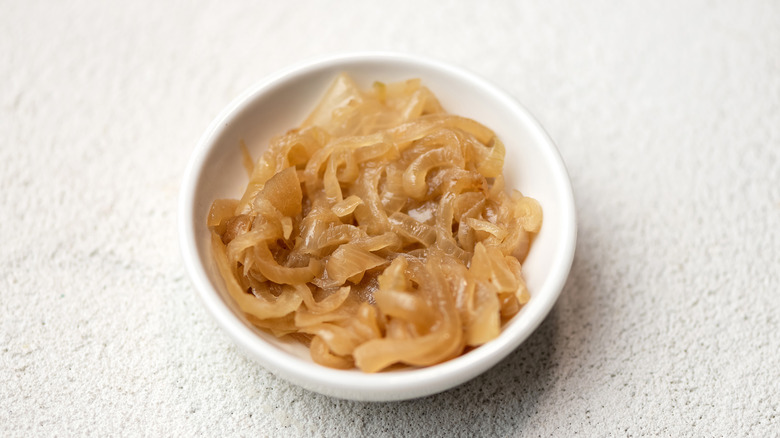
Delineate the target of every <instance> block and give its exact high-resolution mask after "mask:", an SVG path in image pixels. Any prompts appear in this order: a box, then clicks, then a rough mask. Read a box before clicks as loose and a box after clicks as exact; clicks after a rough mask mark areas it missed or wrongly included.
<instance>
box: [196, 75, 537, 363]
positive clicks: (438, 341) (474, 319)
mask: <svg viewBox="0 0 780 438" xmlns="http://www.w3.org/2000/svg"><path fill="white" fill-rule="evenodd" d="M280 128H284V127H280ZM281 130H282V129H280V131H281ZM248 146H249V147H248ZM259 146H262V145H252V144H249V145H246V144H244V143H243V141H241V144H240V148H241V154H242V157H243V165H244V168H245V169H246V171H247V174H248V175H249V181H248V182H247V185H246V188H245V190H244V193H243V195H242V196H241V198H240V199H238V200H231V199H218V200H215V201H214V203H213V204H212V206H211V209H210V210H209V212H208V216H207V218H206V224H207V225H208V227H209V229H210V230H211V236H212V237H211V239H212V252H213V254H214V261H215V264H216V267H217V269H218V271H219V273H220V275H221V276H222V278H223V279H224V282H225V286H226V289H227V291H228V293H229V295H230V297H231V298H232V300H233V301H234V303H235V307H236V308H237V309H238V310H239V311H240V312H242V313H243V314H244V316H245V317H246V319H247V321H249V322H250V323H251V324H253V325H254V326H256V327H258V328H260V329H262V330H265V331H268V332H269V333H272V334H273V335H275V336H278V337H288V338H290V339H292V340H294V341H297V342H302V343H304V344H305V345H308V346H309V350H310V354H311V358H312V360H313V361H314V362H316V363H318V364H321V365H323V366H327V367H331V368H339V369H349V368H353V367H357V368H359V369H360V370H362V371H364V372H379V371H382V370H385V369H387V368H388V367H398V366H408V367H423V366H430V365H434V364H438V363H441V362H443V361H446V360H449V359H452V358H454V357H457V356H459V355H461V354H464V353H465V352H466V351H468V350H469V349H471V348H477V347H479V346H480V345H483V344H485V343H486V342H489V341H490V340H492V339H495V338H496V337H497V336H499V335H500V333H501V327H502V324H504V323H507V321H509V320H510V319H511V318H512V317H513V316H514V315H516V314H517V313H518V312H520V311H521V309H522V307H523V305H525V304H526V303H527V302H528V300H529V299H531V295H530V293H529V291H528V288H527V287H526V284H525V280H524V279H523V272H522V269H523V267H522V264H521V261H522V260H523V259H524V257H525V256H526V254H527V253H528V250H529V248H530V244H531V242H532V238H533V236H534V234H536V233H538V232H539V231H540V229H541V226H542V209H541V206H540V205H539V203H538V202H536V200H534V199H532V198H529V197H526V196H523V195H522V194H521V193H520V192H517V191H512V193H511V194H507V193H506V192H505V187H504V177H503V175H502V173H501V172H502V166H503V163H504V158H505V153H506V149H505V146H504V144H503V143H502V142H501V140H500V139H499V138H497V137H496V135H495V133H494V132H493V131H492V130H491V129H489V128H488V127H486V126H484V125H482V124H481V123H479V122H476V121H474V120H471V119H468V118H465V117H459V116H455V115H451V114H447V113H446V112H445V111H444V109H443V108H442V106H441V104H440V103H439V101H438V99H437V98H436V96H434V94H433V93H432V92H431V91H430V90H429V89H428V88H426V87H425V86H424V85H423V84H422V82H421V81H420V80H419V79H410V80H406V81H401V82H395V83H389V84H384V83H381V82H375V83H374V84H373V85H372V86H371V87H370V88H368V89H366V90H363V89H361V88H360V86H359V85H358V83H357V82H355V81H354V80H353V79H352V78H351V77H349V76H348V75H346V74H341V75H339V76H338V77H337V78H336V80H335V81H334V82H333V84H332V85H331V86H330V88H328V90H327V92H326V93H325V96H324V97H323V98H322V100H321V101H320V102H319V104H318V105H317V106H316V108H315V109H314V111H312V113H311V114H310V115H309V117H308V118H306V120H305V121H304V122H303V123H302V124H301V126H300V127H298V128H295V129H291V130H288V131H287V132H285V133H284V134H282V135H278V136H276V137H273V138H272V139H271V141H270V142H269V144H268V147H267V149H266V150H265V152H264V153H263V154H262V155H261V156H260V159H258V160H257V161H256V162H254V163H253V162H252V159H251V156H250V152H249V151H250V148H251V149H256V148H257V147H259Z"/></svg>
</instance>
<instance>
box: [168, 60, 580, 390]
mask: <svg viewBox="0 0 780 438" xmlns="http://www.w3.org/2000/svg"><path fill="white" fill-rule="evenodd" d="M355 62H360V63H388V62H392V63H403V64H407V65H409V66H411V67H414V66H417V67H418V68H420V69H421V70H436V71H438V72H440V73H446V74H448V75H451V76H454V77H456V79H458V80H459V81H463V82H466V83H469V84H470V85H471V86H474V87H477V88H479V89H480V91H481V92H485V93H486V94H488V95H489V96H490V98H491V99H495V100H497V101H499V102H501V103H502V104H503V105H505V106H507V107H510V108H512V110H513V113H514V115H515V116H516V117H519V118H522V119H523V124H525V125H526V126H528V127H529V128H530V129H532V130H533V131H534V132H533V136H534V138H535V139H537V140H538V141H542V142H544V143H545V147H544V148H543V150H542V151H541V152H543V153H544V154H545V155H547V157H546V158H547V159H548V160H551V162H553V163H554V164H555V165H556V166H557V167H558V168H559V169H558V171H557V172H555V175H553V178H554V180H555V183H556V184H557V185H558V186H559V187H557V190H560V191H561V193H562V195H563V197H564V198H565V199H564V201H565V202H564V203H563V204H562V205H560V208H561V214H562V217H563V219H564V220H563V229H562V230H561V231H562V234H563V236H562V241H563V242H564V243H563V247H562V250H560V251H559V252H558V253H557V254H555V255H554V259H553V263H552V264H551V266H552V269H551V270H550V273H549V276H550V277H552V282H551V283H550V285H549V286H548V289H551V290H549V291H547V292H546V293H544V294H542V295H539V291H537V295H536V296H537V300H540V301H543V303H541V304H537V307H536V309H537V311H536V312H534V313H531V314H527V315H525V316H524V318H523V319H522V320H521V321H518V323H516V324H513V325H512V326H511V327H508V328H507V327H505V328H504V329H502V333H501V335H500V336H499V337H498V338H496V339H494V340H492V341H490V342H488V343H486V344H484V345H482V346H480V347H479V348H477V349H474V350H472V351H471V352H469V353H468V354H465V355H461V356H459V357H457V358H454V359H451V360H448V361H446V362H443V363H441V364H437V365H432V366H429V367H423V368H417V369H409V370H403V371H391V372H383V373H374V374H368V373H363V372H360V371H355V370H337V369H330V368H327V367H324V366H322V365H318V364H316V363H313V362H307V361H304V360H302V359H300V358H298V357H295V356H294V355H292V354H290V353H287V352H282V351H280V350H279V349H278V348H277V347H275V346H273V345H270V344H268V343H267V342H266V341H265V340H263V339H261V338H260V337H259V336H257V335H256V333H254V332H253V331H252V329H250V328H249V327H248V326H246V325H245V323H244V322H242V321H241V320H240V319H239V317H238V316H237V315H235V314H234V313H233V311H232V310H231V309H230V308H229V307H228V305H227V303H225V302H224V301H223V299H222V298H221V297H220V296H219V292H218V291H217V290H215V289H214V288H213V287H212V286H211V280H210V279H209V276H208V274H207V272H206V269H205V267H204V266H203V265H202V264H201V263H200V261H199V257H198V256H197V254H198V250H197V246H196V239H197V233H196V228H195V222H194V220H193V219H194V215H193V211H194V209H195V201H196V199H195V195H196V193H197V187H198V183H199V181H200V177H201V175H202V173H203V171H204V167H205V165H206V158H208V156H209V153H210V151H211V150H212V148H213V147H214V146H215V145H216V143H215V140H217V138H218V137H219V134H220V133H221V132H222V131H223V130H224V129H227V127H228V126H229V123H228V122H229V121H230V120H231V119H232V118H233V117H235V116H237V115H239V114H241V113H242V111H243V110H244V109H246V108H247V107H249V106H251V105H252V103H253V102H254V101H255V100H256V99H258V98H260V97H261V96H262V95H264V94H266V93H268V92H270V91H271V90H273V89H274V88H276V87H279V86H282V85H283V84H284V83H286V82H288V81H291V80H293V79H294V78H295V77H298V76H302V75H306V74H309V73H312V72H315V71H316V70H320V69H327V68H332V67H335V66H338V65H342V64H349V63H355ZM178 213H179V214H178V232H179V233H178V234H179V244H180V251H181V256H182V259H183V262H184V265H185V268H186V271H187V273H188V274H189V277H190V280H191V282H192V284H193V286H195V290H196V291H197V295H198V296H199V298H200V300H201V302H202V303H203V304H204V306H205V307H206V309H207V311H208V313H210V314H211V316H212V317H213V318H214V319H215V320H216V322H217V323H218V325H220V326H221V327H222V328H223V329H224V330H225V331H226V332H227V334H228V335H229V336H230V337H231V338H232V339H233V340H234V342H236V343H237V345H238V346H239V347H241V348H242V349H243V350H244V351H245V352H247V353H249V355H250V356H251V357H253V358H254V359H256V360H257V361H259V362H260V363H261V364H262V365H263V366H264V367H266V368H267V369H268V370H270V371H271V372H272V373H274V374H276V375H277V376H279V377H282V378H285V379H287V380H289V381H292V382H293V383H295V384H298V385H300V386H303V387H305V388H307V389H310V390H313V391H316V392H319V393H322V394H326V395H330V396H335V397H340V398H347V399H353V400H374V401H380V400H401V399H410V398H416V397H421V396H425V395H430V394H434V393H437V392H441V391H444V390H447V389H449V388H451V387H454V386H456V385H458V384H461V383H463V382H465V381H467V380H470V379H472V378H474V377H476V376H477V375H479V374H481V373H482V372H484V371H486V370H487V369H489V368H491V367H492V366H494V365H496V364H497V363H498V362H499V361H501V360H502V359H503V358H505V357H506V356H507V355H509V354H510V353H511V352H512V351H514V350H515V349H516V348H517V347H518V346H519V345H520V344H521V343H523V342H524V341H525V340H526V339H527V338H528V336H530V335H531V333H533V331H535V329H536V328H537V327H538V326H539V325H540V324H541V322H542V321H543V320H544V318H545V317H546V316H547V315H548V314H549V312H550V310H551V309H552V307H553V305H554V304H555V302H556V301H557V299H558V297H559V295H560V293H561V291H562V289H563V287H564V285H565V282H566V279H567V277H568V274H569V271H570V269H571V265H572V262H573V259H574V251H575V247H576V236H577V228H576V216H575V205H574V196H573V192H572V187H571V182H570V178H569V175H568V171H567V170H566V166H565V163H564V162H563V159H562V158H561V155H560V152H559V151H558V149H557V147H556V145H555V143H554V142H553V141H552V139H551V138H550V136H549V135H548V134H547V132H546V131H545V130H544V128H543V127H542V126H541V125H540V124H539V122H538V121H537V120H536V119H535V118H534V117H533V116H532V115H531V113H530V112H529V111H528V110H527V109H526V108H525V107H524V106H523V105H521V104H520V103H519V102H518V101H517V100H515V99H514V98H513V97H511V96H510V95H509V94H507V93H506V92H505V91H503V90H501V89H500V88H499V87H497V86H496V85H494V84H493V83H492V82H490V81H488V80H487V79H485V78H483V77H481V76H479V75H477V74H475V73H472V72H471V71H468V70H466V69H464V68H462V67H459V66H455V65H452V64H449V63H445V62H442V61H438V60H434V59H431V58H427V57H422V56H419V55H411V54H406V53H397V52H376V51H369V52H350V53H340V54H332V55H326V56H319V57H314V58H310V59H308V60H304V61H302V62H298V63H296V64H293V65H291V66H289V67H287V68H283V69H281V70H279V71H277V72H275V73H272V74H271V75H269V76H267V77H265V78H264V79H262V80H260V81H258V82H256V83H255V84H253V85H252V86H250V87H249V88H247V89H246V90H244V91H243V92H242V93H240V94H239V95H238V96H237V97H235V98H234V99H233V100H232V101H231V102H230V103H229V104H228V105H227V106H226V107H225V108H224V109H222V111H221V112H220V113H219V114H218V115H217V117H215V118H214V119H213V120H212V122H211V123H210V125H209V126H208V128H207V129H206V131H205V132H204V133H203V135H202V136H201V137H200V139H199V140H198V143H197V145H196V147H195V149H194V151H193V153H192V155H191V157H190V159H189V161H188V163H187V166H186V169H185V171H184V176H183V181H182V185H181V189H180V193H179V202H178ZM510 330H511V331H510Z"/></svg>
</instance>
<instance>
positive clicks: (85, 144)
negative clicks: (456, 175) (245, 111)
mask: <svg viewBox="0 0 780 438" xmlns="http://www.w3.org/2000/svg"><path fill="white" fill-rule="evenodd" d="M679 3H682V2H670V1H664V2H618V1H615V2H587V3H585V2H557V1H556V2H535V3H524V4H522V5H515V4H513V3H509V2H495V3H493V2H491V3H490V5H491V6H490V7H488V6H486V5H484V6H480V7H478V6H476V5H472V4H467V3H465V2H463V3H458V2H449V3H435V4H434V3H433V2H430V3H422V2H419V1H402V2H388V3H387V4H385V5H381V6H380V5H376V4H371V3H370V2H357V1H354V2H348V3H339V4H337V5H333V4H330V3H329V2H316V3H315V2H305V3H302V4H301V3H297V2H295V3H293V2H290V3H283V2H265V3H264V4H255V2H244V3H237V2H236V3H230V4H224V3H223V2H211V3H208V2H155V1H139V2H121V3H120V2H114V4H108V3H107V2H83V1H71V2H42V1H5V2H3V3H2V8H1V9H2V11H3V12H2V14H0V61H1V62H0V77H1V78H2V82H0V140H1V141H2V143H1V144H0V147H1V148H0V187H2V191H0V242H2V244H0V314H1V315H2V317H1V318H2V319H1V320H0V435H3V436H21V435H70V434H75V433H80V434H88V435H108V434H117V433H122V434H126V435H142V434H151V435H178V436H187V435H193V434H203V435H216V436H218V435H222V434H228V435H261V436H263V435H265V436H276V435H293V436H295V435H320V434H322V435H333V436H345V435H348V436H349V435H351V436H355V435H383V434H384V435H389V434H401V433H417V434H423V435H452V434H457V433H462V434H469V435H471V434H480V435H495V434H498V435H527V436H546V435H551V434H554V435H559V436H560V435H564V436H568V435H574V434H584V435H618V436H626V435H629V436H635V435H665V436H668V435H671V436H677V435H696V436H735V435H737V436H738V435H752V436H767V435H777V433H778V432H777V431H778V430H780V371H778V370H780V231H778V229H780V157H779V155H780V4H779V3H778V2H776V1H771V0H767V1H754V2H737V1H733V2H715V1H707V2H685V3H683V4H679ZM419 8H422V9H423V12H422V13H418V9H419ZM365 49H391V50H399V51H408V52H412V53H417V54H423V55H430V56H433V57H436V58H438V59H441V60H444V61H449V62H452V63H455V64H459V65H463V66H467V67H469V68H471V69H472V70H474V71H475V72H477V73H479V74H482V75H483V76H486V77H487V78H489V79H491V80H493V81H494V82H496V83H497V84H498V85H500V86H501V87H504V88H505V89H507V90H508V91H509V92H510V93H512V94H513V95H514V96H516V97H517V98H518V99H519V100H520V101H521V102H523V103H524V104H525V105H526V106H527V107H528V108H530V109H531V111H532V112H534V113H535V114H536V116H537V117H538V118H539V120H540V121H541V123H542V124H543V125H544V126H545V127H546V128H547V129H548V131H549V133H550V134H551V136H552V137H553V139H555V140H556V141H557V143H558V145H559V148H560V150H561V153H562V155H563V157H564V159H565V161H566V163H567V165H568V167H569V170H570V173H571V176H572V181H573V185H574V192H575V197H576V200H577V205H578V214H579V221H580V226H579V242H578V246H577V255H576V258H575V262H574V266H573V269H572V274H571V277H570V280H569V282H568V284H567V287H566V289H565V290H564V292H563V294H562V296H561V299H560V301H559V302H558V304H557V305H556V307H555V309H554V310H553V312H552V314H551V315H550V316H549V317H548V318H547V320H546V321H545V322H544V323H543V325H542V326H541V327H540V328H539V330H537V331H536V333H535V334H534V335H532V337H531V338H530V339H529V340H528V341H527V342H526V343H525V344H524V345H523V346H521V347H520V348H519V349H518V350H517V351H516V352H515V353H514V354H512V355H511V356H510V357H509V358H508V359H506V360H505V361H504V362H502V363H501V364H500V365H498V366H497V367H495V368H494V369H492V370H490V371H489V372H487V373H486V374H484V375H483V376H481V377H479V378H477V379H475V380H473V381H471V382H469V383H467V384H465V385H463V386H460V387H458V388H456V389H454V390H451V391H449V392H446V393H443V394H439V395H436V396H432V397H428V398H425V399H420V400H414V401H409V402H401V403H389V404H364V403H355V402H346V401H341V400H337V399H331V398H328V397H324V396H320V395H317V394H313V393H309V392H306V391H304V390H302V389H299V388H297V387H293V386H290V385H288V384H287V383H285V382H282V381H280V380H278V379H276V378H275V377H273V376H271V375H269V374H268V373H267V372H265V371H264V370H263V369H261V368H260V367H258V366H257V365H255V364H254V363H252V362H250V361H248V360H247V359H245V358H244V357H243V356H242V355H241V354H240V353H239V352H238V351H237V350H236V349H235V347H234V346H233V345H231V343H230V342H229V341H228V339H227V337H226V336H225V335H224V334H222V333H221V332H220V331H219V330H218V329H217V327H216V325H215V323H214V322H212V321H211V320H210V319H209V318H208V316H207V315H206V313H205V311H204V310H203V309H202V308H201V306H200V303H199V302H198V301H197V300H196V299H195V294H194V293H193V291H192V290H191V287H190V285H189V282H188V280H187V279H186V278H185V274H184V270H183V268H182V265H181V263H180V259H179V255H178V247H177V242H176V233H175V217H176V214H177V213H176V211H175V207H176V196H177V191H178V185H179V182H180V179H181V175H182V171H183V168H184V166H185V163H186V160H187V159H188V157H189V154H190V151H191V150H192V148H193V145H194V144H195V142H196V141H197V139H198V137H199V136H200V134H201V133H202V131H203V130H204V129H205V127H206V126H207V125H208V123H209V122H210V120H211V119H212V118H213V117H214V116H215V115H216V114H217V113H218V112H219V110H220V109H221V108H222V107H223V106H224V105H225V104H226V103H227V102H228V101H229V100H230V99H232V98H233V97H234V96H235V95H236V94H238V93H239V92H240V91H241V90H242V89H244V88H246V87H247V86H249V85H250V84H252V83H253V82H255V81H256V80H258V79H259V78H261V77H263V76H264V75H266V74H269V73H270V72H273V71H275V70H277V69H279V68H281V67H284V66H287V65H288V64H291V63H293V62H296V61H298V60H300V59H303V58H306V57H310V56H314V55H319V54H324V53H332V52H335V51H346V50H365Z"/></svg>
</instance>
